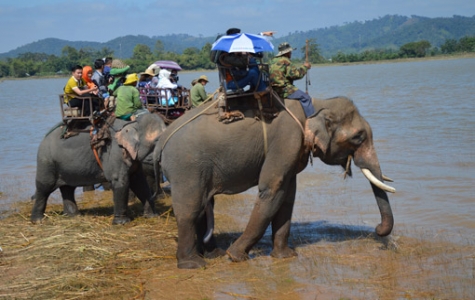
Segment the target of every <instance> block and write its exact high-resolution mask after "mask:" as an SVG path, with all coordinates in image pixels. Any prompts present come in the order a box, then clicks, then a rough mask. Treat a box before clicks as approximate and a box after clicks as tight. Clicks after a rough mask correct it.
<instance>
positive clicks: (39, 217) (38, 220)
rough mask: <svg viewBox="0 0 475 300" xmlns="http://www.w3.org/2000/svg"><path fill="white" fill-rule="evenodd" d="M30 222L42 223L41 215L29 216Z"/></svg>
mask: <svg viewBox="0 0 475 300" xmlns="http://www.w3.org/2000/svg"><path fill="white" fill-rule="evenodd" d="M30 221H31V223H33V224H41V222H42V221H43V215H41V216H33V215H31V218H30Z"/></svg>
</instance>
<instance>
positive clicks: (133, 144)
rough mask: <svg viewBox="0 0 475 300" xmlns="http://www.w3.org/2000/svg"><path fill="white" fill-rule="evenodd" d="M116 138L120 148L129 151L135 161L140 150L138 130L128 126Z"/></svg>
mask: <svg viewBox="0 0 475 300" xmlns="http://www.w3.org/2000/svg"><path fill="white" fill-rule="evenodd" d="M115 138H116V140H117V143H118V144H119V146H121V147H122V148H124V149H125V150H127V153H128V154H129V155H130V157H131V158H132V159H133V160H135V159H136V158H137V155H138V149H139V135H138V132H137V130H135V128H133V127H131V126H126V127H124V128H123V129H122V130H121V131H119V132H117V133H116V134H115Z"/></svg>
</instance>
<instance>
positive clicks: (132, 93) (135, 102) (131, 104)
mask: <svg viewBox="0 0 475 300" xmlns="http://www.w3.org/2000/svg"><path fill="white" fill-rule="evenodd" d="M114 96H115V97H116V107H115V115H116V117H122V116H125V115H130V114H133V113H134V112H136V111H137V109H140V108H142V101H140V93H139V91H138V90H137V89H136V88H135V86H131V85H123V86H120V87H119V88H117V90H115V91H114Z"/></svg>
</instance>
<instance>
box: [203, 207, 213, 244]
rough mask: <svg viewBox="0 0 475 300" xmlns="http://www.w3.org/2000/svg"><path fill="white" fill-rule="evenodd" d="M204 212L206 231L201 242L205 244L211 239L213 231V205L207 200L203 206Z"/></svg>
mask: <svg viewBox="0 0 475 300" xmlns="http://www.w3.org/2000/svg"><path fill="white" fill-rule="evenodd" d="M205 214H206V233H205V235H204V237H203V242H204V243H205V244H206V243H208V242H209V241H210V240H211V237H212V236H213V231H214V211H213V205H212V204H211V202H209V203H208V204H207V205H206V208H205Z"/></svg>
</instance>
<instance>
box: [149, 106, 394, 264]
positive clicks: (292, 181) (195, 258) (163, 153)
mask: <svg viewBox="0 0 475 300" xmlns="http://www.w3.org/2000/svg"><path fill="white" fill-rule="evenodd" d="M209 105H214V104H213V103H211V104H208V105H203V106H202V107H199V108H197V109H195V110H192V111H191V112H189V113H188V114H186V115H185V116H183V117H181V118H180V119H178V120H177V121H175V122H174V123H173V124H171V125H170V126H169V128H168V129H167V130H166V131H165V132H164V134H163V136H162V137H161V138H160V140H159V143H158V145H157V147H156V148H155V151H154V154H153V155H154V162H155V164H156V165H157V166H158V162H160V164H161V167H162V171H163V173H164V174H165V176H166V177H167V178H168V180H169V181H170V184H171V193H172V198H173V200H172V201H173V202H172V203H173V210H174V213H175V215H176V219H177V223H178V248H177V253H176V256H177V260H178V263H177V264H178V267H179V268H199V267H203V266H205V264H206V263H205V261H204V259H203V256H208V255H209V254H211V256H214V255H219V254H222V253H223V251H222V250H221V249H218V248H217V244H216V240H215V237H214V236H212V237H211V238H209V237H207V239H206V241H203V239H204V237H205V236H207V235H208V233H209V232H210V230H212V228H208V227H209V226H212V224H213V222H209V220H208V222H207V220H206V216H210V215H211V217H212V213H206V211H209V210H210V207H211V211H212V207H213V204H214V195H216V194H236V193H240V192H243V191H246V190H247V189H249V188H251V187H253V186H256V185H257V186H258V195H257V198H256V201H255V204H254V208H253V210H252V213H251V217H250V219H249V222H248V224H247V227H246V228H245V230H244V232H243V233H242V235H241V236H240V237H239V238H238V239H237V240H236V241H235V242H234V243H233V244H232V245H231V246H230V247H229V249H228V250H227V251H226V253H227V254H228V256H229V257H230V258H231V260H233V261H242V260H245V259H248V257H249V256H248V253H249V251H250V250H251V248H252V247H253V246H254V245H255V244H256V243H257V242H258V241H259V239H260V238H261V237H262V236H263V235H264V232H265V230H266V228H267V227H268V225H269V224H271V226H272V241H273V250H272V252H271V255H272V256H273V257H279V258H283V257H291V256H295V255H296V252H295V250H293V249H291V248H290V247H289V246H288V237H289V234H290V223H291V216H292V210H293V206H294V200H295V193H296V189H297V179H296V178H297V174H298V173H299V172H301V171H302V170H303V169H304V168H305V167H306V165H307V163H308V160H309V155H310V154H313V156H314V157H319V158H320V159H321V160H322V161H323V162H324V163H325V164H328V165H340V166H342V167H343V168H344V169H345V170H346V172H347V174H348V175H351V168H350V163H351V161H349V159H351V158H353V160H354V163H355V165H356V166H358V167H360V168H362V169H367V170H369V172H371V173H372V174H373V175H374V178H376V179H374V180H373V181H374V182H379V183H381V184H382V185H379V186H376V185H374V184H373V183H371V187H372V189H373V193H374V195H375V198H376V201H377V204H378V206H379V209H380V212H381V219H382V221H381V224H380V225H378V227H377V228H376V232H377V234H379V235H381V236H385V235H388V234H390V233H391V230H392V227H393V222H394V221H393V215H392V211H391V206H390V204H389V200H388V196H387V194H386V192H385V191H384V190H383V189H382V188H381V187H383V188H386V187H387V186H385V185H384V183H383V182H382V181H383V175H382V173H381V170H380V166H379V161H378V158H377V156H376V151H375V149H374V146H373V137H372V131H371V128H370V126H369V124H368V123H367V122H366V120H365V119H364V118H363V117H362V116H361V115H360V114H359V112H358V110H357V108H356V107H355V106H354V104H353V102H352V101H351V100H349V99H347V98H345V97H336V98H331V99H327V100H317V99H313V105H314V107H315V111H316V112H317V113H316V115H314V116H312V117H311V118H309V119H308V120H306V119H305V116H304V113H303V110H302V108H301V105H300V103H299V102H298V101H295V100H288V99H287V100H285V105H286V107H287V108H288V109H289V110H290V111H291V112H292V113H293V115H294V116H295V117H296V119H298V122H299V123H300V124H299V123H297V121H296V120H295V119H294V118H293V117H292V116H291V115H290V114H289V113H288V112H286V111H284V110H282V107H280V108H281V111H280V113H279V115H278V116H277V117H276V118H275V119H273V120H271V121H265V130H264V129H263V128H264V127H263V124H262V122H261V121H260V120H258V119H257V118H254V117H253V116H254V115H253V114H251V112H249V111H248V112H245V114H246V115H247V117H246V118H244V119H243V120H240V121H238V122H234V123H230V124H222V123H219V122H218V121H217V113H216V109H214V110H213V109H208V110H207V111H205V112H204V110H205V109H207V108H208V106H209ZM202 112H203V113H202ZM201 113H202V114H201ZM197 114H201V115H200V116H198V117H196V118H195V115H197ZM188 120H190V122H189V124H185V123H187V122H188ZM306 122H307V123H308V128H310V129H311V131H312V134H311V135H310V137H311V139H310V144H309V145H308V144H306V143H305V140H306V139H307V140H308V137H307V138H306V139H304V134H303V130H302V129H303V128H305V123H306ZM313 135H314V137H313ZM265 137H266V138H265ZM185 141H186V142H185ZM312 141H313V142H312ZM265 149H267V153H265ZM387 190H388V191H391V190H390V187H387ZM210 224H211V225H210Z"/></svg>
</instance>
